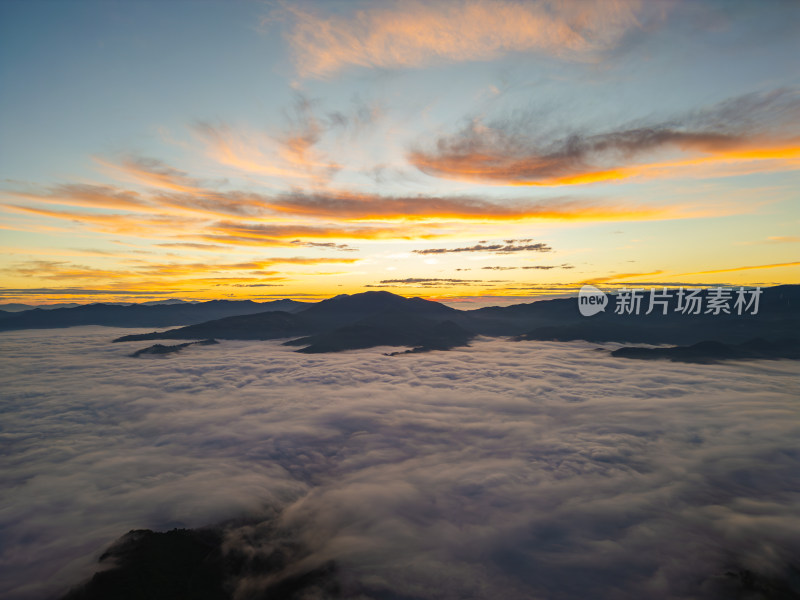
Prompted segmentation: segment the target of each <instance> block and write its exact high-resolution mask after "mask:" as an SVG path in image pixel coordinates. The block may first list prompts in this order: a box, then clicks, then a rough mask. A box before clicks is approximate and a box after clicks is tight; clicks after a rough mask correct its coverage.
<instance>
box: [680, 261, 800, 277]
mask: <svg viewBox="0 0 800 600" xmlns="http://www.w3.org/2000/svg"><path fill="white" fill-rule="evenodd" d="M797 266H800V262H788V263H774V264H770V265H751V266H749V267H734V268H732V269H714V270H712V271H695V272H693V273H681V275H708V274H710V273H733V272H734V271H750V270H752V269H775V268H778V267H797Z"/></svg>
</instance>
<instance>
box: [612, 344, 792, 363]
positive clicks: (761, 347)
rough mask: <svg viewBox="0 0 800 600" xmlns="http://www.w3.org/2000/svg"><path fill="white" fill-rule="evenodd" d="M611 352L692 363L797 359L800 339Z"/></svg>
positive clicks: (625, 356)
mask: <svg viewBox="0 0 800 600" xmlns="http://www.w3.org/2000/svg"><path fill="white" fill-rule="evenodd" d="M611 355H612V356H618V357H621V358H637V359H642V360H659V359H667V360H671V361H673V362H691V363H715V362H719V361H721V360H745V359H768V360H777V359H781V358H789V359H800V341H798V340H796V339H783V340H778V341H774V342H770V341H768V340H765V339H762V338H755V339H752V340H748V341H747V342H744V343H741V344H724V343H722V342H715V341H704V342H698V343H697V344H692V345H691V346H672V347H670V348H641V347H635V346H626V347H623V348H619V349H617V350H614V351H613V352H612V353H611Z"/></svg>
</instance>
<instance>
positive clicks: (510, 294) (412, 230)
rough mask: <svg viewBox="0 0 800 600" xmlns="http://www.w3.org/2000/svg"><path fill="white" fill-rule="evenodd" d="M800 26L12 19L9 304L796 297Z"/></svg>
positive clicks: (4, 294) (344, 9) (593, 11)
mask: <svg viewBox="0 0 800 600" xmlns="http://www.w3.org/2000/svg"><path fill="white" fill-rule="evenodd" d="M798 27H800V5H798V3H796V2H791V1H781V0H775V1H773V2H769V3H764V2H757V1H749V2H744V1H741V2H740V1H731V0H691V1H689V0H684V1H680V0H656V1H653V2H644V1H642V0H604V1H592V0H586V1H580V2H578V1H576V2H557V1H533V0H532V1H529V2H526V1H512V0H491V1H490V0H459V1H450V2H436V1H428V2H421V1H420V2H417V1H414V0H411V1H404V2H399V1H394V2H392V1H373V2H357V1H325V2H311V1H308V2H304V1H300V2H249V1H238V2H212V1H202V0H201V1H197V2H188V1H180V0H178V1H171V2H148V1H144V0H137V1H135V2H131V1H113V0H112V1H103V2H93V1H89V0H85V1H84V0H71V1H66V2H64V1H46V0H29V1H23V0H7V1H5V2H2V3H0V248H1V249H2V252H1V253H0V299H2V300H4V301H7V302H28V303H34V304H47V303H56V302H64V301H70V302H96V301H144V300H153V299H162V298H170V297H179V298H184V299H190V300H205V299H216V298H228V299H245V298H248V299H253V300H270V299H275V298H295V299H316V298H323V297H329V296H332V295H335V294H341V293H348V294H352V293H358V292H363V291H367V290H370V289H384V290H388V291H391V292H395V293H399V294H403V295H406V296H422V297H426V298H432V299H438V300H442V301H447V302H451V303H456V302H461V301H475V302H482V303H502V302H504V301H516V302H518V301H523V300H526V299H536V298H537V297H546V296H549V295H554V294H563V293H568V292H571V291H573V290H575V289H577V288H578V287H580V285H582V284H583V283H586V282H589V283H593V284H595V285H598V286H600V287H601V288H603V289H614V288H619V287H623V286H628V287H636V286H643V287H648V286H652V285H676V286H677V285H685V286H686V285H694V286H697V285H732V286H742V285H759V286H766V285H776V284H784V283H795V284H796V283H800V176H799V175H798V167H799V166H800V63H799V62H798V61H797V56H798V55H800V39H798V37H797V35H796V32H797V30H798Z"/></svg>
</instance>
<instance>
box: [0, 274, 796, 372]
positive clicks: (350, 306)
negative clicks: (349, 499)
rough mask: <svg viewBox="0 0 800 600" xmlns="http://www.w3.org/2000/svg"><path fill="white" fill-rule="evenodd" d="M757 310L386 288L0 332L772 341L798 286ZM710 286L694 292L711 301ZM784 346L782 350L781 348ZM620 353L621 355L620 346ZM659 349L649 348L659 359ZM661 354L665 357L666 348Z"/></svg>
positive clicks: (303, 347)
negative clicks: (446, 298)
mask: <svg viewBox="0 0 800 600" xmlns="http://www.w3.org/2000/svg"><path fill="white" fill-rule="evenodd" d="M761 291H762V294H761V296H760V298H759V308H758V312H757V313H756V314H750V313H752V312H755V310H754V308H753V307H751V308H750V310H749V311H747V310H745V311H743V313H744V314H741V315H739V314H736V310H735V309H733V307H732V306H731V312H730V314H726V313H724V312H721V313H720V314H710V313H706V312H703V311H701V313H700V314H683V313H681V312H676V311H674V310H668V311H667V314H662V311H661V310H654V311H652V312H651V314H645V313H646V312H647V311H646V310H645V308H644V307H645V306H646V304H644V305H643V308H642V311H641V313H640V314H618V313H617V311H615V310H614V309H613V308H612V305H613V304H614V303H615V302H617V301H618V300H619V298H615V296H614V295H609V298H610V302H609V306H608V308H607V310H606V311H604V312H600V313H598V314H596V315H593V316H590V317H584V316H582V315H581V314H580V312H579V310H578V299H577V298H561V299H555V300H542V301H538V302H531V303H527V304H515V305H512V306H506V307H487V308H481V309H477V310H457V309H455V308H450V307H448V306H445V305H443V304H440V303H438V302H433V301H430V300H424V299H422V298H404V297H402V296H398V295H395V294H391V293H389V292H383V291H370V292H364V293H360V294H353V295H347V294H343V295H340V296H336V297H333V298H329V299H327V300H323V301H321V302H317V303H312V304H309V303H302V302H295V301H292V300H276V301H273V302H266V303H256V302H250V301H246V300H245V301H224V300H216V301H212V302H200V303H196V304H189V303H179V304H171V305H158V306H147V305H142V304H137V305H132V306H113V305H107V304H90V305H85V306H80V307H76V308H65V309H55V310H48V311H44V310H32V311H26V312H24V313H19V314H16V315H13V314H12V315H10V316H9V315H8V314H6V315H5V316H3V315H0V331H2V330H12V329H25V328H33V327H35V328H45V327H69V326H73V325H111V326H116V327H150V326H152V327H170V326H175V325H184V326H183V327H178V328H173V329H167V330H162V331H154V332H152V333H146V334H134V335H126V336H123V337H120V338H118V339H116V340H115V341H117V342H128V341H142V340H203V339H209V338H214V339H223V340H226V339H227V340H269V339H280V338H293V339H290V340H288V341H287V342H285V344H286V345H290V346H299V347H300V348H299V349H298V352H305V353H318V352H337V351H341V350H350V349H357V348H371V347H376V346H406V347H410V348H412V349H414V351H417V352H419V351H426V350H446V349H450V348H454V347H457V346H463V345H466V344H468V343H469V342H470V340H472V339H473V338H474V337H475V336H478V335H485V336H509V337H512V338H513V339H516V340H552V341H569V340H587V341H591V342H623V343H642V344H654V345H656V344H676V345H684V346H690V345H692V344H697V343H699V342H707V341H713V342H719V343H721V344H742V343H745V342H748V341H749V340H753V339H755V338H761V339H764V340H766V341H767V342H768V343H769V342H776V341H778V340H781V339H784V338H786V336H787V334H789V333H791V332H794V331H800V319H798V310H799V309H800V286H796V285H782V286H775V287H771V288H763V289H762V290H761ZM710 293H711V292H709V291H707V290H706V291H702V292H700V294H699V297H700V298H701V299H702V300H703V301H704V302H707V301H708V300H709V294H710ZM780 354H781V352H778V355H780ZM623 355H624V353H623ZM656 355H658V353H656V354H653V355H652V356H656ZM664 356H666V355H664Z"/></svg>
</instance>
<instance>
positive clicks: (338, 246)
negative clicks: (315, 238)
mask: <svg viewBox="0 0 800 600" xmlns="http://www.w3.org/2000/svg"><path fill="white" fill-rule="evenodd" d="M289 243H290V244H296V245H298V246H306V247H307V248H329V249H331V250H340V251H342V252H358V248H353V247H352V246H348V245H347V244H336V243H334V242H304V241H302V240H293V241H291V242H289Z"/></svg>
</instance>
